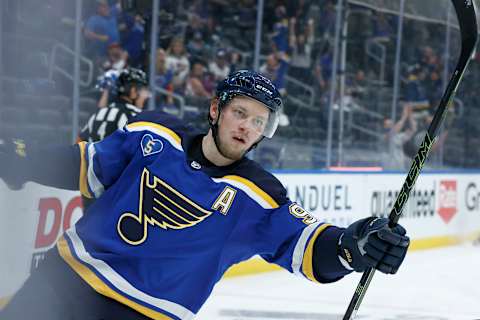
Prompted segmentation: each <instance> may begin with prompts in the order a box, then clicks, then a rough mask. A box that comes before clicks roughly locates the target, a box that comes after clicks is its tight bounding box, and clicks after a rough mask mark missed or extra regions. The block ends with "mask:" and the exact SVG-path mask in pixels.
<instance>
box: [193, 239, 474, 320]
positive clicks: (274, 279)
mask: <svg viewBox="0 0 480 320" xmlns="http://www.w3.org/2000/svg"><path fill="white" fill-rule="evenodd" d="M360 276H361V275H360V274H355V275H350V276H348V277H347V278H344V279H342V280H340V281H338V282H336V283H333V284H325V285H318V284H314V283H311V282H309V281H307V280H304V279H302V278H298V277H296V276H293V275H291V274H289V273H287V272H284V271H279V272H271V273H265V274H260V275H253V276H244V277H238V278H232V279H224V280H222V281H221V282H220V283H219V284H218V285H217V286H216V288H215V290H214V292H213V294H212V296H211V297H210V299H209V300H208V301H207V303H206V304H205V306H204V307H203V308H202V310H201V311H200V312H199V314H198V316H197V318H196V319H200V320H215V319H218V320H272V319H282V320H290V319H292V320H293V319H295V320H307V319H318V320H331V319H332V320H333V319H341V318H342V316H343V314H344V312H345V309H346V308H347V305H348V303H349V301H350V298H351V297H352V294H353V292H354V290H355V288H356V286H357V284H358V281H359V279H360ZM356 319H362V320H380V319H382V320H397V319H398V320H413V319H420V320H450V319H452V320H463V319H465V320H467V319H468V320H472V319H480V246H473V245H471V244H465V245H461V246H455V247H448V248H442V249H435V250H426V251H414V252H410V253H409V254H408V255H407V258H406V260H405V262H404V264H403V266H402V268H401V269H400V271H399V272H398V273H397V274H396V275H393V276H387V275H384V274H381V273H380V272H376V273H375V276H374V278H373V280H372V283H371V284H370V287H369V289H368V291H367V294H366V296H365V298H364V300H363V303H362V305H361V306H360V310H359V312H358V314H357V318H356Z"/></svg>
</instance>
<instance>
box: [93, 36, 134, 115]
mask: <svg viewBox="0 0 480 320" xmlns="http://www.w3.org/2000/svg"><path fill="white" fill-rule="evenodd" d="M127 61H128V53H127V52H126V51H125V50H123V49H122V47H120V45H119V44H117V43H112V44H111V45H109V46H108V59H107V60H106V61H105V62H104V63H103V65H102V67H103V70H104V72H103V74H102V75H101V76H100V77H98V81H97V85H96V88H97V89H99V90H100V91H101V93H102V94H101V96H100V99H99V100H98V104H97V106H98V107H99V108H104V107H106V106H107V105H108V103H109V98H110V94H113V95H116V93H117V92H116V89H117V88H116V86H115V83H116V80H117V78H118V75H119V74H120V72H121V71H122V70H123V69H124V68H126V67H127Z"/></svg>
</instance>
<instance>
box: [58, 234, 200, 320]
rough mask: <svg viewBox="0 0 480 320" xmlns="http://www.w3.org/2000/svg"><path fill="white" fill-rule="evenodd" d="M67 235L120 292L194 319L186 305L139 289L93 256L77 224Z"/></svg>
mask: <svg viewBox="0 0 480 320" xmlns="http://www.w3.org/2000/svg"><path fill="white" fill-rule="evenodd" d="M65 235H66V236H67V237H68V238H69V239H70V241H71V243H72V245H73V249H74V250H75V254H76V255H77V257H78V258H79V259H80V260H81V261H82V262H84V263H86V264H88V265H90V266H91V267H93V268H94V269H95V270H96V271H97V272H98V273H100V274H101V275H102V276H104V277H105V278H106V279H107V280H108V281H109V282H110V283H111V284H112V285H113V286H115V288H117V289H118V290H119V291H120V292H124V293H125V294H127V295H129V296H131V297H134V298H135V299H138V300H140V301H143V302H144V303H147V304H149V305H151V306H155V307H157V308H159V309H160V310H165V311H167V312H169V313H171V314H173V315H175V316H177V317H179V318H180V319H182V320H190V319H193V317H194V316H195V314H194V313H193V312H192V311H190V310H188V309H187V308H185V307H184V306H182V305H180V304H177V303H175V302H172V301H168V300H165V299H159V298H156V297H153V296H151V295H148V294H146V293H145V292H143V291H140V290H138V289H137V288H135V287H134V286H132V285H131V284H130V283H129V282H128V281H127V280H126V279H125V278H123V277H122V276H121V275H120V274H118V273H117V272H116V271H115V270H113V269H112V268H111V267H110V266H109V265H108V264H106V263H105V262H104V261H102V260H99V259H96V258H94V257H92V256H91V255H90V254H89V253H88V252H87V250H86V249H85V247H84V245H83V242H82V240H81V239H80V237H79V236H78V235H77V233H76V229H75V226H73V227H71V228H70V229H69V230H68V231H67V232H66V233H65Z"/></svg>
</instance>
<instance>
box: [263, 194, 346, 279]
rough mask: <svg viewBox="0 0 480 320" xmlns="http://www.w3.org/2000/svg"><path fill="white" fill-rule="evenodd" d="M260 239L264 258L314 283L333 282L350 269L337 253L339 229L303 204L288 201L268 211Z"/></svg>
mask: <svg viewBox="0 0 480 320" xmlns="http://www.w3.org/2000/svg"><path fill="white" fill-rule="evenodd" d="M266 214H267V218H266V219H264V221H263V223H262V226H260V228H259V230H261V239H260V242H261V243H262V244H263V245H264V246H265V249H266V252H263V253H262V254H261V256H262V258H263V259H265V260H266V261H268V262H270V263H275V264H277V265H280V266H281V267H283V268H284V269H287V270H288V271H289V272H292V273H294V274H296V275H299V276H303V277H305V278H307V279H309V280H311V281H314V282H321V283H325V282H331V281H336V280H338V279H340V278H341V277H343V276H344V275H345V274H347V273H349V272H350V271H348V270H346V269H345V268H344V267H343V266H342V265H341V263H340V260H339V259H338V255H337V252H336V248H337V241H338V236H339V234H340V232H339V229H338V228H337V227H335V226H332V225H330V224H327V223H322V222H320V221H318V220H317V219H316V218H315V217H314V216H313V215H311V214H310V213H309V212H308V211H306V210H305V209H303V208H302V207H301V206H300V205H299V204H297V203H294V202H291V201H288V202H287V203H285V204H284V205H281V206H279V207H278V208H274V209H273V210H271V212H267V213H266Z"/></svg>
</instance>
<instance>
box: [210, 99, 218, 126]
mask: <svg viewBox="0 0 480 320" xmlns="http://www.w3.org/2000/svg"><path fill="white" fill-rule="evenodd" d="M217 117H218V99H217V98H213V99H212V101H211V102H210V118H212V120H213V121H215V120H217Z"/></svg>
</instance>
